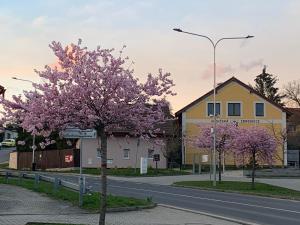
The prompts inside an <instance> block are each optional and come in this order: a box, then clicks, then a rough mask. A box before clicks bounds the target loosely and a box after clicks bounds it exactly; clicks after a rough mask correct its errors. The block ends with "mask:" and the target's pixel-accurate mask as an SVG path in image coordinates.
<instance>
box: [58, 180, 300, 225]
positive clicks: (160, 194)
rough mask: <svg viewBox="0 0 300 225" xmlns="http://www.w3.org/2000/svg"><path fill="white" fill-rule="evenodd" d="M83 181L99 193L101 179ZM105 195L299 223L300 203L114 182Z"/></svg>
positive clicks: (279, 224)
mask: <svg viewBox="0 0 300 225" xmlns="http://www.w3.org/2000/svg"><path fill="white" fill-rule="evenodd" d="M58 176H59V177H61V178H64V179H65V180H69V181H72V182H77V181H78V177H75V176H67V175H58ZM86 182H87V185H88V186H92V190H93V191H99V190H100V187H101V182H100V178H95V177H88V178H86ZM108 192H109V193H111V194H115V195H123V196H130V197H135V198H146V197H152V199H153V201H154V202H156V203H160V204H167V205H172V206H176V207H181V208H186V209H191V210H196V211H202V212H207V213H212V214H216V215H220V216H225V217H230V218H235V219H239V220H243V221H248V222H254V223H258V224H268V225H296V224H300V201H291V200H282V199H274V198H265V197H257V196H250V195H243V194H235V193H224V192H214V191H204V190H195V189H189V188H179V187H171V186H166V185H151V184H145V183H137V182H128V181H116V180H108Z"/></svg>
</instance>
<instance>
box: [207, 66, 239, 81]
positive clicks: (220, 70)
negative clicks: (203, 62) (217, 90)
mask: <svg viewBox="0 0 300 225" xmlns="http://www.w3.org/2000/svg"><path fill="white" fill-rule="evenodd" d="M213 69H214V68H213V64H211V65H209V66H208V67H207V68H206V69H205V70H204V71H203V73H202V76H201V78H202V79H204V80H208V79H210V78H212V76H213ZM234 71H235V69H234V68H233V67H232V66H231V65H227V66H224V65H217V67H216V76H217V77H223V76H224V75H226V74H228V73H233V72H234Z"/></svg>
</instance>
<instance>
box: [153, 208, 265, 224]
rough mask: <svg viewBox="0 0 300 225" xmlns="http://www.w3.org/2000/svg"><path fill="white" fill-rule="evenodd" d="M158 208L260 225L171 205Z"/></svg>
mask: <svg viewBox="0 0 300 225" xmlns="http://www.w3.org/2000/svg"><path fill="white" fill-rule="evenodd" d="M158 206H162V207H165V208H170V209H176V210H181V211H185V212H189V213H194V214H199V215H204V216H209V217H212V218H216V219H221V220H225V221H229V222H233V223H238V224H241V225H260V224H258V223H252V222H246V221H242V220H239V219H233V218H230V217H225V216H219V215H216V214H212V213H206V212H202V211H196V210H192V209H185V208H180V207H175V206H171V205H165V204H158Z"/></svg>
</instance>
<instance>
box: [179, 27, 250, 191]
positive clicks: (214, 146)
mask: <svg viewBox="0 0 300 225" xmlns="http://www.w3.org/2000/svg"><path fill="white" fill-rule="evenodd" d="M173 30H174V31H176V32H181V33H185V34H190V35H194V36H198V37H202V38H206V39H208V40H209V41H210V43H211V44H212V46H213V48H214V126H213V142H214V143H213V175H214V181H213V186H216V180H217V176H216V123H217V122H216V47H217V45H218V43H219V42H220V41H223V40H234V39H247V38H253V37H254V36H250V35H248V36H241V37H225V38H220V39H219V40H218V41H216V42H214V41H213V40H212V39H211V38H210V37H208V36H205V35H201V34H196V33H191V32H187V31H183V30H181V29H179V28H174V29H173Z"/></svg>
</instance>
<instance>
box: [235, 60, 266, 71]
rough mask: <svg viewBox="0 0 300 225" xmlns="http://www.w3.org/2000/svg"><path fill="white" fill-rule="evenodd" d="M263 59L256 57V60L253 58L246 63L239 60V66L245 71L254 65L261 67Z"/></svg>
mask: <svg viewBox="0 0 300 225" xmlns="http://www.w3.org/2000/svg"><path fill="white" fill-rule="evenodd" d="M263 61H264V60H263V59H257V60H253V61H250V62H248V63H243V62H241V63H240V68H241V69H242V70H245V71H249V70H251V69H253V68H255V67H262V66H263Z"/></svg>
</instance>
